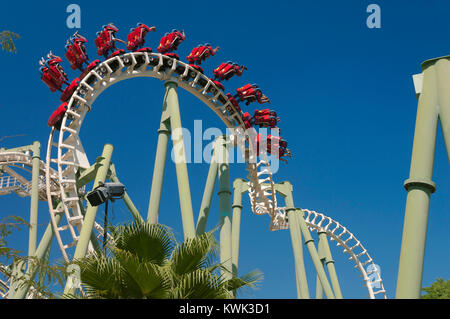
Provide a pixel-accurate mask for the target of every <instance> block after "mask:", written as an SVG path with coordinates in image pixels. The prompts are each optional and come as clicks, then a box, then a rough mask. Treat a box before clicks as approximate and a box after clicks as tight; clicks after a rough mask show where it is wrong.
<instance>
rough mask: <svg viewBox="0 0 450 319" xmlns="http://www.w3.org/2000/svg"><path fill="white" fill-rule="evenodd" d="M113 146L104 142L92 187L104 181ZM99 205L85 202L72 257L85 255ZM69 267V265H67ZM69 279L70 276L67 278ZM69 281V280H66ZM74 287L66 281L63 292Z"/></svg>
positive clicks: (67, 291) (66, 292) (78, 257)
mask: <svg viewBox="0 0 450 319" xmlns="http://www.w3.org/2000/svg"><path fill="white" fill-rule="evenodd" d="M113 150H114V147H113V146H112V145H111V144H106V145H105V146H104V148H103V152H102V156H101V160H100V162H99V164H100V166H99V167H98V169H97V174H96V176H95V180H94V185H93V189H95V188H96V187H97V186H98V185H99V183H100V182H102V183H104V182H105V181H106V177H107V175H108V171H109V166H110V164H111V157H112V153H113ZM98 208H99V206H91V204H90V203H89V202H88V203H87V210H86V215H85V216H84V221H83V227H82V228H81V231H80V236H79V238H78V243H77V246H76V248H75V253H74V255H73V259H74V260H76V259H81V258H83V257H84V256H86V253H87V250H88V246H89V241H90V239H91V235H92V229H93V227H94V223H95V217H96V216H97V211H98ZM69 267H70V265H69ZM69 279H70V278H69ZM67 282H69V280H67ZM74 292H75V289H73V288H71V287H68V285H67V283H66V287H65V289H64V293H65V294H68V293H69V294H70V293H74Z"/></svg>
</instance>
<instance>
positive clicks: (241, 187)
mask: <svg viewBox="0 0 450 319" xmlns="http://www.w3.org/2000/svg"><path fill="white" fill-rule="evenodd" d="M247 190H248V184H247V182H246V181H245V180H244V179H242V178H237V179H235V180H234V183H233V206H232V209H233V218H232V226H231V260H232V267H233V268H232V270H233V276H234V277H237V276H238V266H239V238H240V233H241V212H242V194H243V193H245V192H246V191H247Z"/></svg>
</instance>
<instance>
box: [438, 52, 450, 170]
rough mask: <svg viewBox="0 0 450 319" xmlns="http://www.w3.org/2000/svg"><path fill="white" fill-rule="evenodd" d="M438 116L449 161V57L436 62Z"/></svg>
mask: <svg viewBox="0 0 450 319" xmlns="http://www.w3.org/2000/svg"><path fill="white" fill-rule="evenodd" d="M436 73H437V85H438V97H439V118H440V120H441V127H442V135H443V136H444V142H445V146H446V148H447V157H448V160H449V163H450V92H449V90H448V88H449V85H450V57H447V58H445V59H440V60H439V61H437V62H436Z"/></svg>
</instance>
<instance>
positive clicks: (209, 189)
mask: <svg viewBox="0 0 450 319" xmlns="http://www.w3.org/2000/svg"><path fill="white" fill-rule="evenodd" d="M216 145H217V140H216V141H215V142H214V145H213V153H212V156H211V163H210V164H209V171H208V177H207V178H206V184H205V190H204V191H203V198H202V204H201V206H200V212H199V214H198V220H197V227H196V233H197V236H198V235H201V234H203V233H204V232H205V231H206V223H207V221H208V216H209V208H210V207H211V200H212V196H213V193H214V187H215V185H216V180H217V172H218V169H219V165H218V163H217V160H216Z"/></svg>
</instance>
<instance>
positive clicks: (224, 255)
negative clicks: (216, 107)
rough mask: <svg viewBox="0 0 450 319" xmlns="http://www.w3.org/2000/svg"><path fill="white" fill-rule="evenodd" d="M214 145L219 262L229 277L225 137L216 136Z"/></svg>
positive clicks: (228, 179)
mask: <svg viewBox="0 0 450 319" xmlns="http://www.w3.org/2000/svg"><path fill="white" fill-rule="evenodd" d="M216 145H217V147H216V149H215V153H216V155H217V162H218V164H219V167H218V171H219V172H218V173H219V192H218V195H219V214H220V220H219V225H220V262H221V263H222V264H223V266H224V268H225V269H226V270H227V271H226V272H224V273H223V276H224V279H231V278H232V260H231V256H232V251H231V189H230V167H229V163H228V156H229V155H228V148H227V137H226V136H223V137H222V138H218V139H217V142H216Z"/></svg>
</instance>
